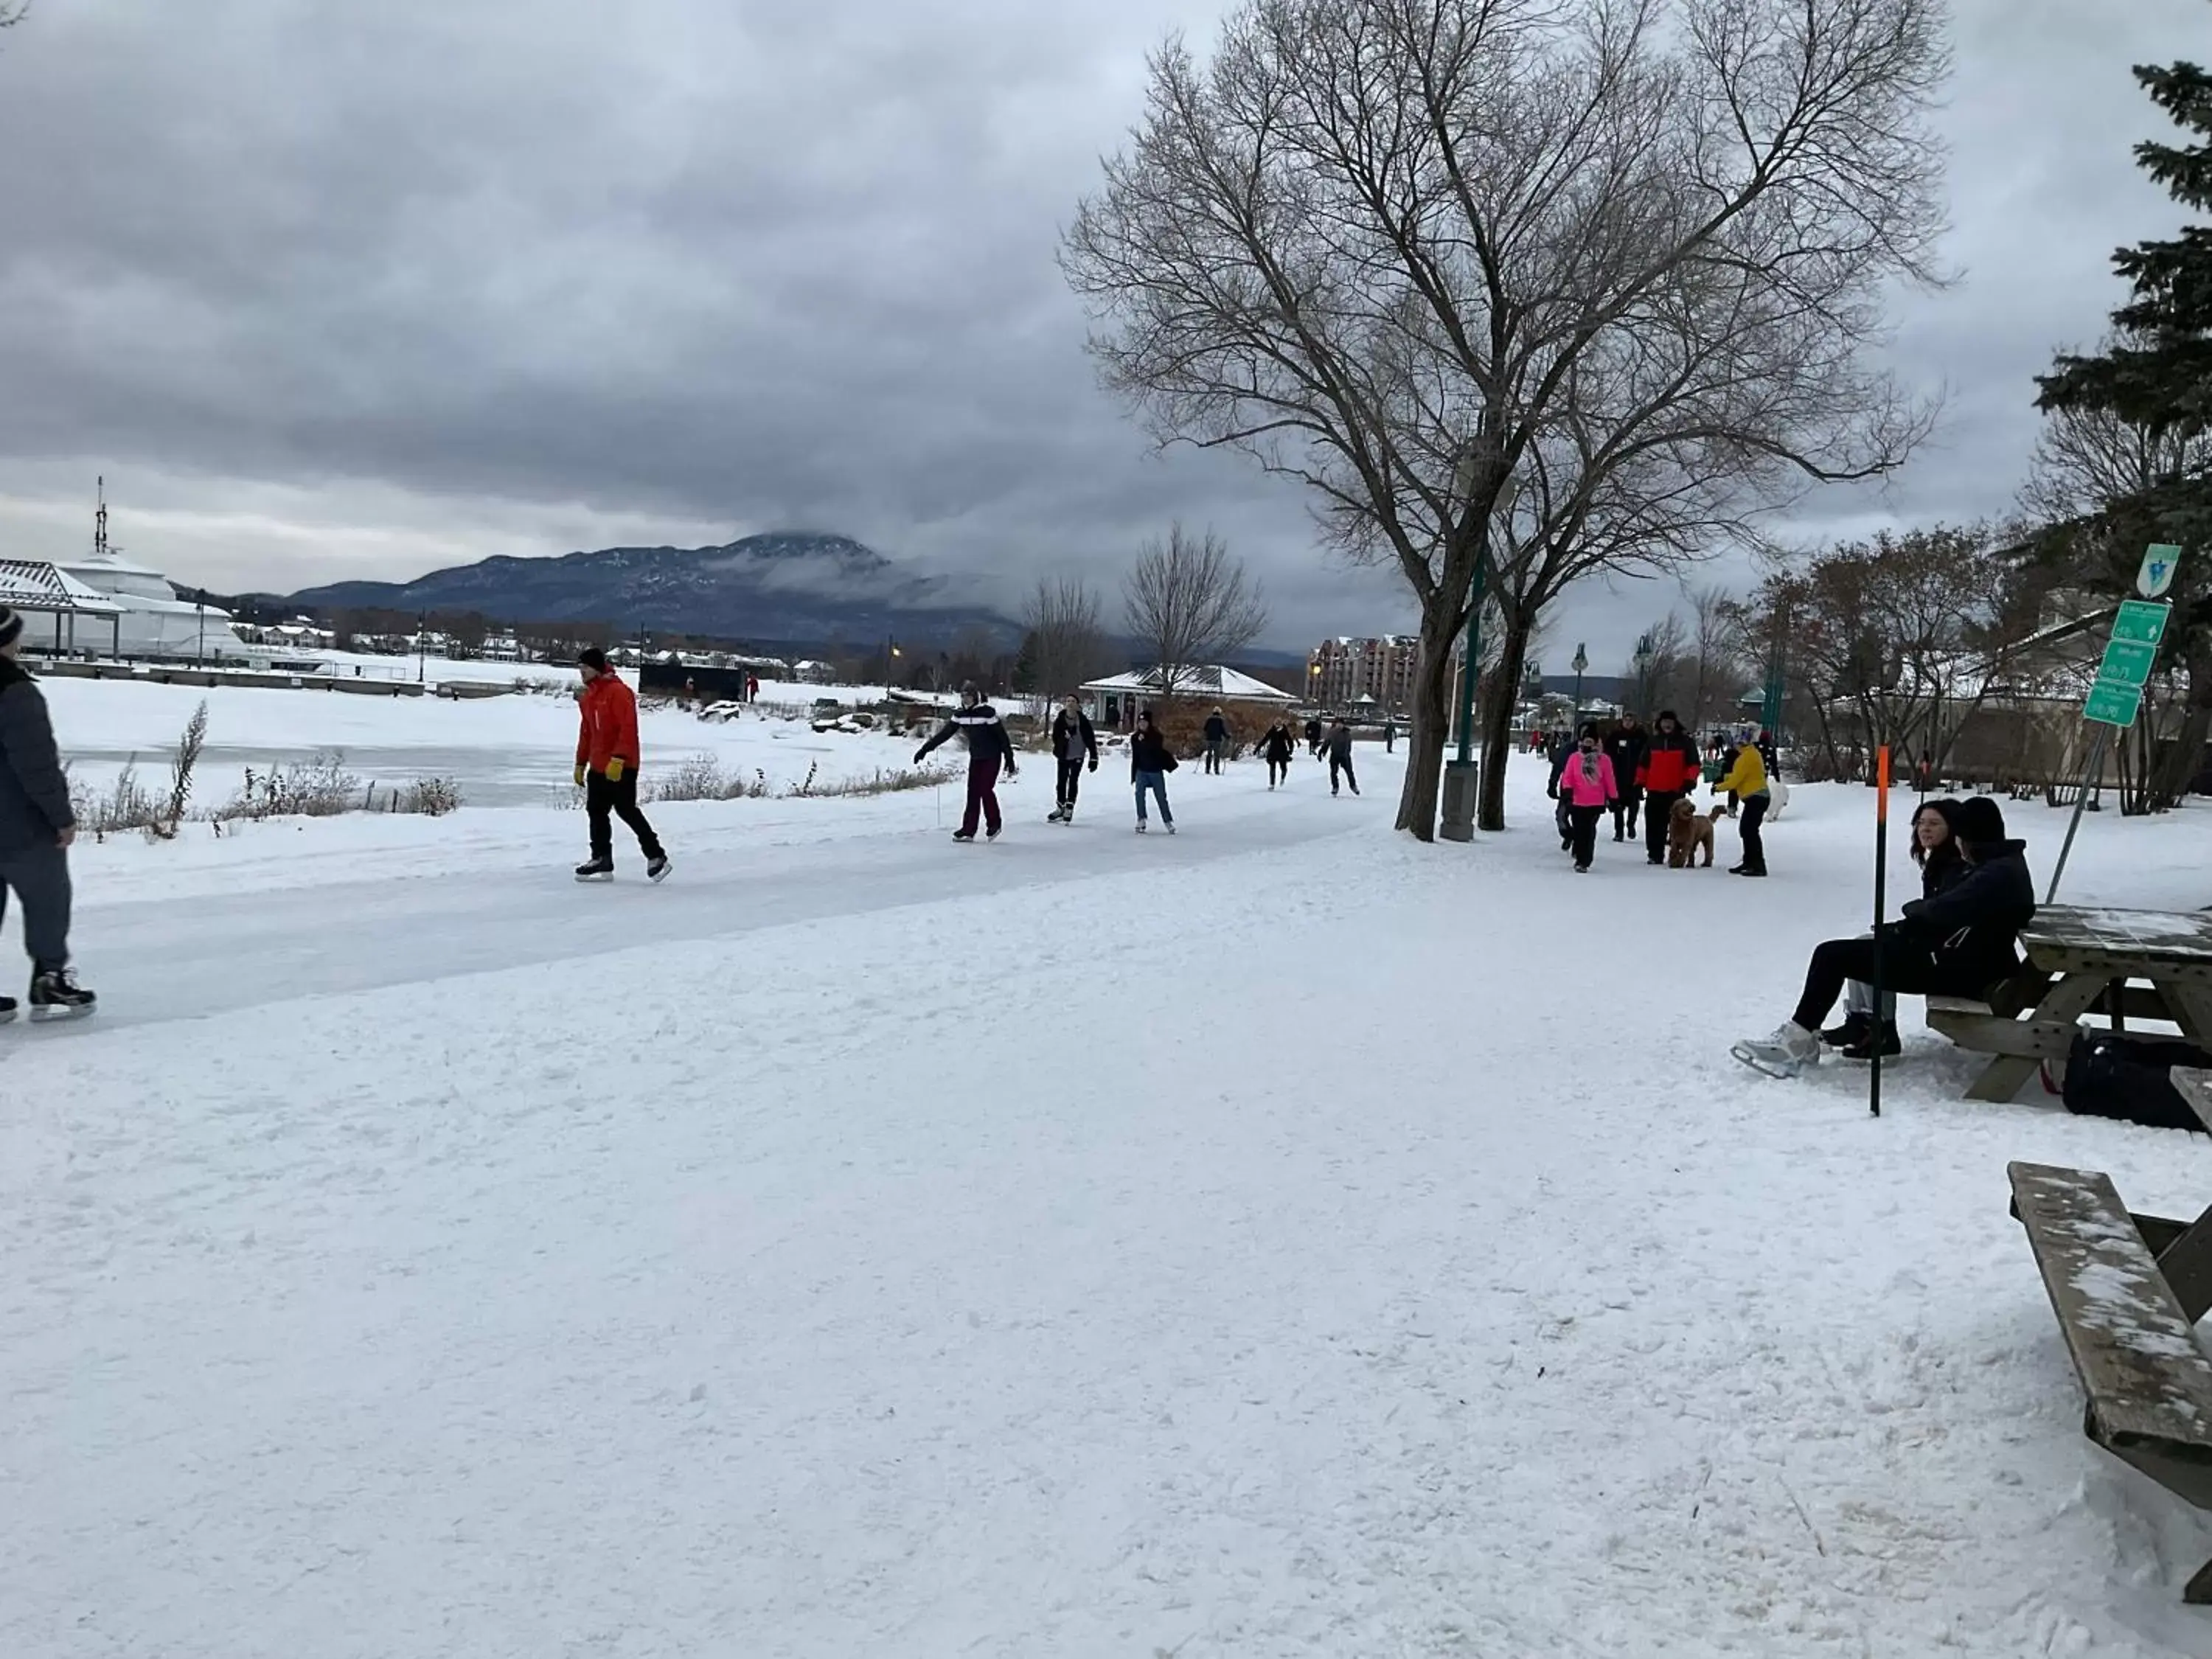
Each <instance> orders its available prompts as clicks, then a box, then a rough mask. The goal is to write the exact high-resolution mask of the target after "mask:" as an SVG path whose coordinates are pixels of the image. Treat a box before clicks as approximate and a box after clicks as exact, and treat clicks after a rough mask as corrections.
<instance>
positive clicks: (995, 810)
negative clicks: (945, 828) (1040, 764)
mask: <svg viewBox="0 0 2212 1659" xmlns="http://www.w3.org/2000/svg"><path fill="white" fill-rule="evenodd" d="M955 732H958V733H959V734H960V736H961V738H963V740H965V742H966V743H967V744H968V810H967V811H965V812H964V813H963V814H962V815H961V818H960V827H959V828H958V829H955V830H954V831H953V832H952V839H953V840H955V841H973V840H975V819H976V817H977V815H978V814H981V817H982V819H983V823H984V836H985V839H987V840H989V841H996V840H998V838H999V831H1000V830H1001V829H1005V828H1006V822H1005V820H1004V819H1002V818H1001V817H1000V816H999V769H1000V768H1001V767H1004V768H1005V769H1006V777H1007V779H1008V781H1012V779H1013V778H1015V777H1016V776H1018V775H1019V770H1020V769H1019V768H1018V767H1017V766H1015V764H1014V740H1013V739H1012V738H1010V737H1008V736H1007V735H1006V722H1005V721H1004V720H1000V718H999V711H998V710H997V709H995V708H992V707H991V705H990V704H989V703H987V702H984V701H983V699H982V696H981V694H980V693H979V692H978V691H977V690H975V686H974V684H972V683H971V684H967V685H963V686H962V687H961V688H960V710H959V712H958V713H957V714H954V715H953V716H952V718H951V720H947V721H945V724H944V726H942V727H941V728H940V729H939V732H938V733H937V735H936V736H935V737H933V738H931V739H930V740H929V741H928V742H927V743H925V744H922V745H921V748H919V749H917V750H915V751H914V763H915V765H916V766H919V765H921V763H922V762H924V761H926V760H927V759H928V758H929V753H930V750H933V749H935V748H936V747H937V746H938V745H939V744H942V743H945V742H946V741H947V740H948V739H950V738H951V736H952V735H953V733H955Z"/></svg>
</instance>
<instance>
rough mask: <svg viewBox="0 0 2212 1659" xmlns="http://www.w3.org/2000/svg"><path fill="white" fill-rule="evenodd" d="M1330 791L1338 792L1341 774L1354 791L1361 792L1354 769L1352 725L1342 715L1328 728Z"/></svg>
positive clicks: (1332, 792) (1354, 792)
mask: <svg viewBox="0 0 2212 1659" xmlns="http://www.w3.org/2000/svg"><path fill="white" fill-rule="evenodd" d="M1339 775H1341V777H1342V781H1343V782H1344V783H1347V784H1349V785H1351V786H1352V793H1353V794H1355V795H1356V794H1358V793H1359V779H1358V776H1357V775H1355V774H1354V773H1353V772H1352V727H1351V726H1349V725H1347V724H1346V722H1345V721H1344V720H1343V719H1342V718H1341V717H1340V718H1339V719H1338V720H1337V722H1336V724H1335V725H1334V726H1330V727H1329V728H1328V793H1330V794H1332V795H1334V793H1336V792H1337V789H1338V787H1339Z"/></svg>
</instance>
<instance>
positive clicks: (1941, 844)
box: [1820, 797, 1973, 1060]
mask: <svg viewBox="0 0 2212 1659" xmlns="http://www.w3.org/2000/svg"><path fill="white" fill-rule="evenodd" d="M1958 819H1959V803H1958V802H1957V801H1955V800H1952V799H1949V798H1948V797H1946V798H1945V799H1942V800H1924V801H1923V802H1921V803H1920V805H1918V806H1917V807H1916V808H1915V809H1914V810H1913V813H1912V828H1911V838H1912V847H1911V852H1912V861H1913V862H1914V863H1915V864H1917V865H1918V866H1920V896H1921V897H1923V898H1924V899H1932V898H1935V897H1936V896H1938V895H1940V894H1943V893H1948V892H1949V891H1950V890H1952V889H1953V888H1954V887H1955V886H1957V885H1958V884H1959V883H1960V881H1962V880H1964V879H1965V878H1966V872H1968V871H1969V870H1972V868H1973V866H1972V865H1971V864H1968V863H1967V862H1966V855H1965V854H1964V853H1962V852H1961V851H1960V846H1959V832H1958ZM1863 937H1864V938H1869V939H1871V938H1872V937H1873V935H1872V934H1870V933H1869V934H1865V935H1863ZM1820 1041H1821V1042H1825V1043H1826V1044H1827V1045H1828V1047H1830V1048H1840V1049H1842V1050H1843V1052H1844V1059H1846V1060H1869V1059H1871V1058H1873V1055H1874V1050H1875V1047H1877V1046H1879V1047H1880V1048H1881V1052H1882V1053H1884V1054H1896V1053H1897V1052H1898V1051H1899V1043H1898V1041H1897V994H1896V993H1895V992H1894V991H1892V990H1890V989H1889V988H1888V987H1883V990H1882V994H1881V1013H1880V1014H1879V1015H1877V1014H1876V1013H1875V1001H1874V987H1873V986H1871V985H1869V984H1868V983H1867V982H1866V981H1864V980H1863V979H1855V980H1853V981H1851V982H1850V984H1849V985H1847V986H1845V987H1844V1018H1843V1023H1842V1024H1839V1025H1832V1026H1830V1027H1829V1028H1828V1029H1827V1030H1825V1031H1823V1032H1821V1033H1820Z"/></svg>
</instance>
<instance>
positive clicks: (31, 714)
mask: <svg viewBox="0 0 2212 1659" xmlns="http://www.w3.org/2000/svg"><path fill="white" fill-rule="evenodd" d="M23 625H24V624H23V617H22V615H21V612H19V611H11V610H9V608H8V607H7V606H6V605H0V916H5V915H6V914H7V910H8V895H9V892H10V891H11V890H12V891H13V892H14V894H15V898H16V900H17V902H19V903H20V904H21V906H22V910H23V948H24V949H25V950H26V951H28V952H29V953H30V957H31V1018H33V1019H52V1018H67V1017H70V1016H73V1015H77V1014H88V1013H90V1012H92V1010H93V1006H94V1000H95V999H94V996H93V994H92V993H91V992H89V991H88V990H86V989H85V988H84V987H82V986H81V985H79V984H78V983H77V982H76V976H75V975H73V974H72V973H71V971H70V965H69V962H70V952H69V934H70V896H71V895H70V868H69V849H70V846H71V844H72V843H74V842H76V813H75V812H74V811H71V810H70V794H69V774H68V773H67V772H66V771H65V770H64V769H63V766H62V761H61V752H60V750H59V749H58V747H57V746H56V745H55V743H54V724H53V720H52V717H51V716H50V715H49V714H47V712H46V697H45V696H44V695H43V694H42V693H41V692H40V690H39V685H38V682H37V681H36V680H33V678H31V677H30V675H28V674H27V673H26V672H24V671H23V669H22V666H21V664H19V663H18V662H17V661H16V656H17V653H19V652H20V651H21V649H22V638H23ZM13 1018H15V999H14V998H13V997H0V1022H5V1021H8V1020H11V1019H13Z"/></svg>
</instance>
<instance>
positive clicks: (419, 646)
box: [415, 611, 430, 685]
mask: <svg viewBox="0 0 2212 1659" xmlns="http://www.w3.org/2000/svg"><path fill="white" fill-rule="evenodd" d="M429 625H430V613H429V612H428V611H416V613H415V684H417V685H420V684H422V665H423V656H424V653H426V652H427V651H428V648H429V641H428V639H427V638H425V637H424V635H423V632H422V630H423V629H426V628H428V626H429Z"/></svg>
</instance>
